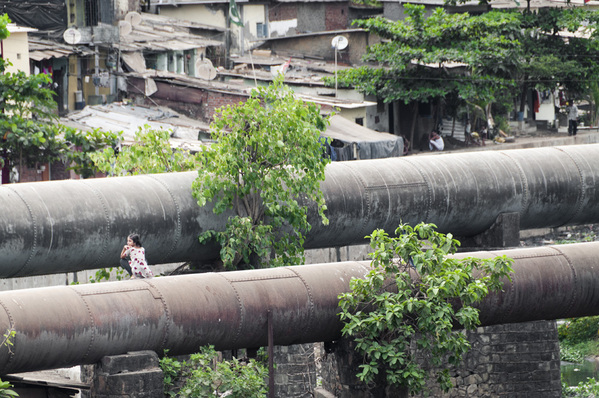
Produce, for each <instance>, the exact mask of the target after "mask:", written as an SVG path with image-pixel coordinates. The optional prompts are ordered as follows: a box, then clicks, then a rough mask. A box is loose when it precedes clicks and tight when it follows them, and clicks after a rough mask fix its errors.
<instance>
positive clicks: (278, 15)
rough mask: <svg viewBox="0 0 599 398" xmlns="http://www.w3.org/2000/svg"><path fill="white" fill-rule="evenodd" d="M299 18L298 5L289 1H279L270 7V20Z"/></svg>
mask: <svg viewBox="0 0 599 398" xmlns="http://www.w3.org/2000/svg"><path fill="white" fill-rule="evenodd" d="M296 18H297V5H296V4H289V3H277V5H276V6H274V7H269V9H268V19H269V21H288V20H290V19H296Z"/></svg>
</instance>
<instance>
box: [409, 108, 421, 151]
mask: <svg viewBox="0 0 599 398" xmlns="http://www.w3.org/2000/svg"><path fill="white" fill-rule="evenodd" d="M417 119H418V103H417V102H415V101H414V104H413V105H412V126H411V127H410V149H413V148H414V130H415V129H416V120H417ZM418 142H419V143H420V145H421V146H422V143H421V142H420V140H418Z"/></svg>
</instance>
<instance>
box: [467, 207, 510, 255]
mask: <svg viewBox="0 0 599 398" xmlns="http://www.w3.org/2000/svg"><path fill="white" fill-rule="evenodd" d="M458 240H459V241H460V242H461V243H462V247H484V248H486V249H492V248H507V247H518V246H519V245H520V214H519V213H501V214H499V215H498V216H497V218H496V219H495V222H494V223H493V224H492V225H491V226H490V227H489V229H487V230H486V231H484V232H482V233H480V234H478V235H475V236H472V237H469V238H458Z"/></svg>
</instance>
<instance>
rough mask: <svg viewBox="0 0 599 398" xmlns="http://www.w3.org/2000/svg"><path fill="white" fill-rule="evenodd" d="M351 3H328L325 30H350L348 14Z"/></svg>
mask: <svg viewBox="0 0 599 398" xmlns="http://www.w3.org/2000/svg"><path fill="white" fill-rule="evenodd" d="M348 5H349V3H326V6H325V27H326V28H325V29H326V30H339V29H347V28H349V26H348V24H349V22H348V14H349V7H348Z"/></svg>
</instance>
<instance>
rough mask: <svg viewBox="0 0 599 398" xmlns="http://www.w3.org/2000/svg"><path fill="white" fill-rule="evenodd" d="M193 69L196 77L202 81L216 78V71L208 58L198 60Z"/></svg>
mask: <svg viewBox="0 0 599 398" xmlns="http://www.w3.org/2000/svg"><path fill="white" fill-rule="evenodd" d="M195 67H196V77H199V78H200V79H204V80H214V78H216V69H214V66H213V65H212V61H210V60H209V59H208V58H204V59H198V60H197V61H196V64H195Z"/></svg>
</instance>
